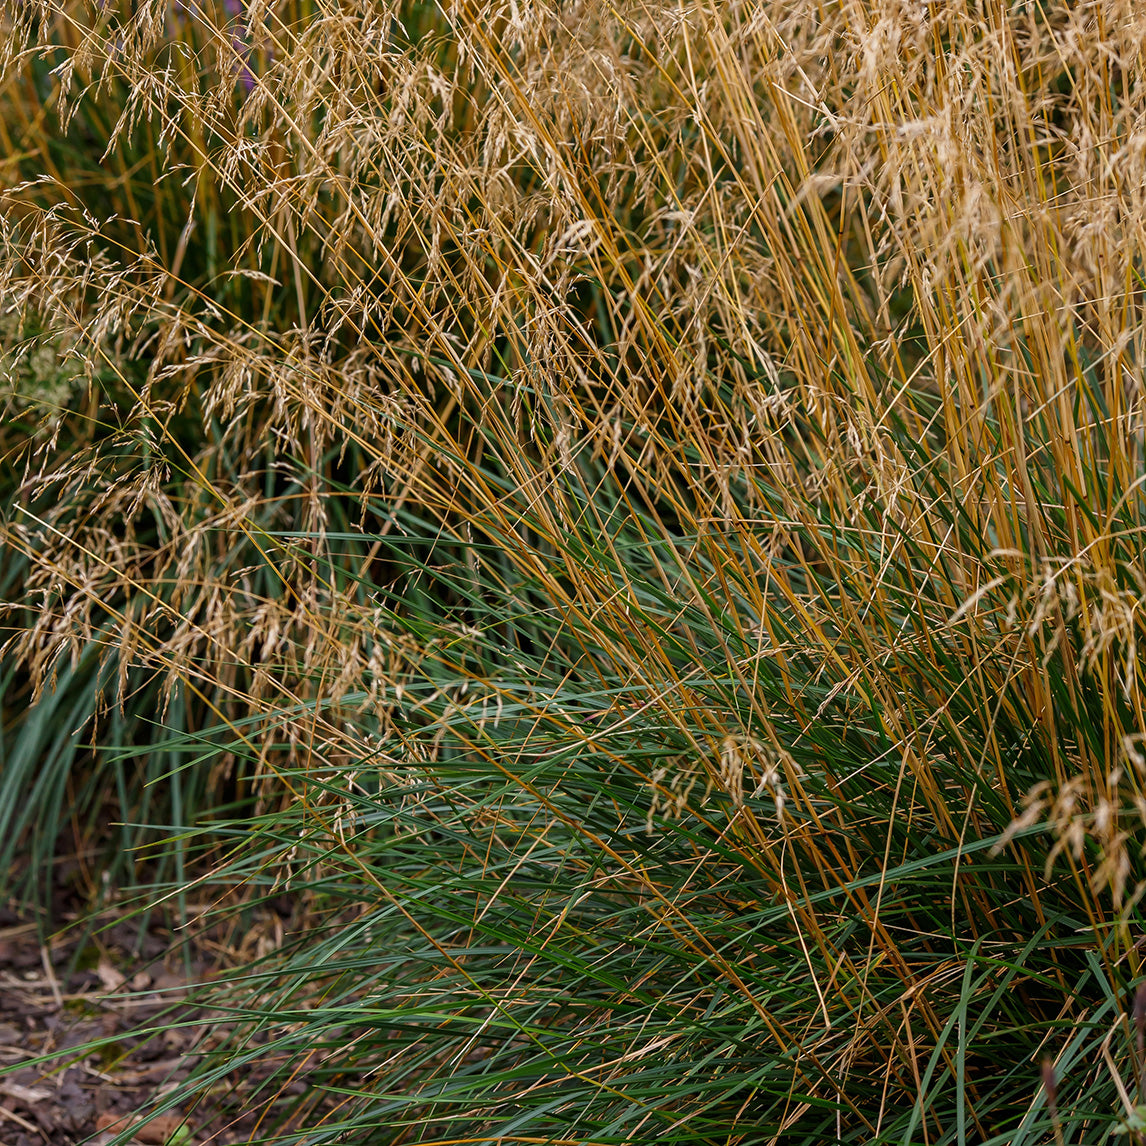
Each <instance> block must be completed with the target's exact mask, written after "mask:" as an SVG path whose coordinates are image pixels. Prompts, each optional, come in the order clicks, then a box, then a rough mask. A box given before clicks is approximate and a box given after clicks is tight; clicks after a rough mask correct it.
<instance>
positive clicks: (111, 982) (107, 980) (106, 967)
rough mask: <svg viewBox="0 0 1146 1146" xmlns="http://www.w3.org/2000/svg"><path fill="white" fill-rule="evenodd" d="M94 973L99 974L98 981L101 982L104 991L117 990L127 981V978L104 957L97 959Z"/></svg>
mask: <svg viewBox="0 0 1146 1146" xmlns="http://www.w3.org/2000/svg"><path fill="white" fill-rule="evenodd" d="M96 974H97V975H98V976H99V981H100V982H101V983H102V984H103V989H104V990H105V991H118V990H119V989H120V987H122V986H123V985H124V983H126V982H127V978H126V977H125V976H124V975H121V974H120V973H119V972H118V971H117V970H116V969H115V968H114V967H113V966H112V965H111V964H110V963H109V962H108V961H107V960H106V959H101V960H100V961H99V966H98V967H96Z"/></svg>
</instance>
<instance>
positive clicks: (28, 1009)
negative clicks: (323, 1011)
mask: <svg viewBox="0 0 1146 1146" xmlns="http://www.w3.org/2000/svg"><path fill="white" fill-rule="evenodd" d="M266 914H267V915H268V916H273V913H272V912H267V913H266ZM99 922H100V923H101V924H102V926H101V927H99V928H98V929H95V930H93V929H92V928H91V927H83V928H81V927H78V926H74V927H69V928H65V929H64V930H63V932H62V933H61V934H59V935H58V936H57V937H56V938H53V939H51V940H49V941H47V942H44V941H42V940H41V937H40V935H39V934H38V932H37V928H36V926H35V924H34V923H31V922H28V921H26V920H21V919H20V918H19V917H18V916H16V915H15V914H13V913H12V912H10V911H4V910H3V909H0V1146H73V1144H78V1143H81V1142H89V1141H90V1142H91V1143H92V1146H106V1143H109V1142H111V1141H112V1140H113V1138H115V1136H116V1135H117V1134H118V1133H119V1132H121V1131H123V1130H124V1129H125V1128H127V1127H128V1126H129V1125H132V1121H133V1119H132V1112H134V1111H137V1110H139V1109H140V1108H142V1107H143V1106H144V1105H146V1104H147V1103H149V1102H154V1101H155V1100H156V1099H157V1098H161V1097H162V1096H163V1095H164V1094H165V1093H168V1092H169V1091H171V1090H172V1089H173V1088H174V1087H175V1086H176V1085H177V1084H178V1083H179V1082H181V1081H183V1080H184V1079H186V1078H187V1076H188V1074H189V1072H190V1071H191V1069H192V1067H193V1066H194V1064H195V1062H196V1060H197V1058H198V1057H199V1056H200V1055H201V1054H202V1052H203V1051H204V1049H206V1048H207V1047H208V1046H210V1045H211V1042H212V1041H213V1040H217V1039H218V1038H219V1037H220V1036H221V1033H222V1032H223V1030H225V1024H223V1023H222V1021H221V1020H222V1016H220V1022H219V1023H211V1022H206V1023H204V1022H203V1019H204V1017H205V1016H204V1013H203V1011H202V1009H201V1008H196V1009H194V1010H192V1009H191V1008H190V1007H188V1006H187V1005H186V1003H185V1000H186V999H187V998H188V996H189V993H190V991H191V990H192V989H193V988H194V987H195V986H196V985H197V984H199V983H205V982H208V981H209V980H210V979H212V978H213V977H214V976H216V975H217V974H219V973H221V972H222V971H223V970H225V966H224V964H225V963H227V962H230V961H231V960H229V959H226V958H225V957H221V956H220V953H219V947H218V945H214V944H209V943H203V944H200V945H197V946H196V945H192V946H191V947H190V949H188V946H187V944H186V941H185V940H183V939H182V938H181V937H179V936H178V935H173V933H172V932H171V931H164V930H163V926H162V924H160V923H155V922H152V923H151V924H149V925H148V927H147V929H146V930H143V929H142V928H141V925H140V924H139V922H138V921H136V920H126V921H115V920H114V918H113V917H111V916H108V917H105V918H104V919H103V920H100V921H99ZM255 930H256V931H262V932H265V933H266V934H269V935H272V936H273V933H274V932H275V931H276V930H277V931H278V933H279V935H281V933H282V921H281V920H276V919H274V918H269V919H267V920H265V921H264V922H263V925H262V926H261V927H258V928H256V929H255ZM247 938H248V939H249V933H248V936H247ZM173 939H174V940H175V942H173ZM212 946H214V947H215V950H214V951H212V949H211V948H212ZM172 1008H175V1011H174V1012H173V1011H172ZM160 1016H162V1017H160ZM180 1016H182V1017H185V1018H189V1017H194V1018H195V1019H196V1022H195V1024H194V1025H192V1026H188V1027H185V1028H182V1029H175V1030H167V1031H164V1032H163V1033H160V1034H149V1033H147V1028H148V1027H149V1026H152V1025H162V1026H169V1025H170V1024H171V1022H172V1021H173V1020H175V1019H178V1018H179V1017H180ZM206 1017H208V1018H209V1017H210V1016H206ZM108 1040H110V1042H109V1041H108ZM96 1041H102V1043H103V1045H102V1046H100V1047H99V1048H96V1049H91V1050H88V1051H86V1052H85V1051H84V1050H83V1049H82V1048H83V1047H84V1046H85V1044H88V1043H92V1042H96ZM44 1055H51V1056H53V1060H54V1061H52V1062H50V1063H46V1064H44V1063H40V1064H36V1065H21V1064H24V1063H28V1062H30V1061H31V1060H34V1059H36V1058H38V1057H40V1056H44ZM259 1082H260V1077H259V1074H258V1071H257V1070H252V1071H247V1072H245V1073H244V1075H243V1077H242V1078H235V1079H230V1080H226V1081H225V1082H224V1083H222V1084H219V1085H216V1086H214V1087H212V1089H211V1092H210V1094H208V1095H207V1097H206V1098H205V1099H204V1100H202V1101H200V1102H199V1103H197V1105H196V1106H195V1108H194V1109H191V1110H176V1111H174V1112H171V1113H167V1114H164V1115H161V1116H159V1117H158V1118H155V1119H153V1120H152V1121H150V1122H148V1123H146V1124H144V1123H140V1122H138V1121H136V1122H135V1124H134V1128H133V1141H134V1142H136V1143H141V1144H143V1146H164V1144H170V1146H206V1144H207V1143H212V1144H218V1146H231V1144H234V1143H239V1142H247V1141H250V1140H251V1138H252V1136H256V1137H261V1136H263V1135H265V1134H266V1133H267V1132H268V1130H269V1129H270V1127H271V1126H272V1125H274V1124H275V1123H276V1121H277V1119H276V1118H275V1117H273V1113H274V1112H273V1106H274V1104H276V1103H277V1104H278V1105H280V1106H281V1105H282V1103H283V1102H284V1101H285V1100H287V1099H289V1098H290V1097H291V1096H292V1095H298V1094H300V1093H302V1092H303V1091H305V1089H306V1082H305V1080H304V1079H302V1078H296V1079H294V1080H293V1081H292V1082H291V1084H290V1086H289V1087H288V1088H285V1089H283V1090H279V1091H277V1092H275V1094H274V1098H273V1102H272V1111H271V1112H270V1113H271V1115H272V1116H271V1117H268V1116H267V1112H266V1100H265V1099H260V1100H259V1101H253V1102H245V1101H244V1094H248V1095H249V1094H251V1093H252V1092H253V1091H254V1090H255V1089H257V1087H258V1083H259ZM320 1105H321V1104H320ZM312 1113H313V1107H312Z"/></svg>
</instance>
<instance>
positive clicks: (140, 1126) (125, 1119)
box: [96, 1110, 183, 1146]
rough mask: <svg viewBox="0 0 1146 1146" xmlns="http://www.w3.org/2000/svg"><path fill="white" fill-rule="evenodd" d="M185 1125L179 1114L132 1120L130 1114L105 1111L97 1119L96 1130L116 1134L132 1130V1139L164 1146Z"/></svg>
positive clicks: (149, 1144)
mask: <svg viewBox="0 0 1146 1146" xmlns="http://www.w3.org/2000/svg"><path fill="white" fill-rule="evenodd" d="M182 1125H183V1117H182V1115H179V1114H174V1113H171V1114H157V1115H156V1116H155V1117H154V1118H151V1119H147V1120H144V1119H142V1118H134V1119H133V1118H132V1117H131V1115H129V1114H113V1113H112V1112H111V1111H110V1110H108V1111H105V1112H104V1113H103V1114H101V1115H99V1117H98V1118H97V1119H96V1130H97V1131H101V1130H110V1131H112V1132H113V1133H115V1134H119V1133H121V1132H122V1131H123V1130H125V1129H130V1130H131V1133H132V1137H133V1138H134V1139H135V1140H136V1141H137V1142H142V1143H144V1144H145V1146H164V1144H165V1143H166V1142H168V1141H169V1140H170V1139H171V1137H172V1135H174V1134H175V1132H176V1131H177V1130H178V1129H179V1127H180V1126H182Z"/></svg>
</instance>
